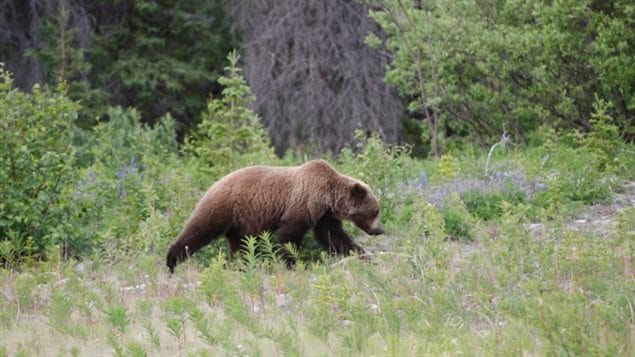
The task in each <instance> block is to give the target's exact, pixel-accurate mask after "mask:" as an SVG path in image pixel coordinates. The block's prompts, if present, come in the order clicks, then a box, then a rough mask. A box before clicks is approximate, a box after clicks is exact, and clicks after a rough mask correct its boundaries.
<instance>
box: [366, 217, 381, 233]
mask: <svg viewBox="0 0 635 357" xmlns="http://www.w3.org/2000/svg"><path fill="white" fill-rule="evenodd" d="M364 231H366V233H368V234H370V235H374V236H376V235H380V234H384V233H386V232H385V231H384V228H383V227H382V226H381V223H379V217H375V219H373V221H372V222H371V223H370V225H369V227H368V229H364Z"/></svg>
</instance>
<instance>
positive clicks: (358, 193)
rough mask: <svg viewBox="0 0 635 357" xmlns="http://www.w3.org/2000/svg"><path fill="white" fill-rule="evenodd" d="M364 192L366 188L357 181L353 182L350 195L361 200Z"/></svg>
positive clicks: (364, 195)
mask: <svg viewBox="0 0 635 357" xmlns="http://www.w3.org/2000/svg"><path fill="white" fill-rule="evenodd" d="M366 193H367V192H366V188H364V186H362V185H360V184H359V183H357V182H355V183H354V184H353V187H352V188H351V197H353V198H354V199H358V200H361V199H363V198H364V197H366Z"/></svg>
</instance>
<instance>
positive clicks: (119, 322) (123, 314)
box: [106, 306, 130, 356]
mask: <svg viewBox="0 0 635 357" xmlns="http://www.w3.org/2000/svg"><path fill="white" fill-rule="evenodd" d="M106 315H107V316H108V321H109V322H110V324H111V326H112V327H113V329H114V333H113V334H111V338H109V341H110V344H111V346H112V347H113V349H114V350H115V353H116V354H117V355H119V356H123V355H124V353H123V352H124V351H123V348H124V346H125V344H124V337H125V334H126V332H127V331H128V328H129V326H130V318H129V317H128V310H127V309H126V307H125V306H113V307H111V308H109V309H108V310H107V311H106Z"/></svg>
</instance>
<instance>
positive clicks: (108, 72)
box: [0, 0, 234, 126]
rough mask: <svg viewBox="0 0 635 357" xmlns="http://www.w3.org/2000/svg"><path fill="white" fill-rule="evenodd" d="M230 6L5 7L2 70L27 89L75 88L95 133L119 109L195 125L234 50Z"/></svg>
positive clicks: (0, 21)
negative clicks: (37, 86) (102, 119)
mask: <svg viewBox="0 0 635 357" xmlns="http://www.w3.org/2000/svg"><path fill="white" fill-rule="evenodd" d="M223 9H224V2H223V1H217V0H214V1H197V0H188V1H159V2H156V1H150V2H148V1H144V0H134V1H102V0H100V1H85V0H80V1H69V0H33V1H28V2H25V1H14V0H3V1H0V62H5V63H6V64H7V67H8V68H9V69H10V70H11V71H12V72H14V73H15V75H16V83H17V84H18V86H20V87H21V88H22V89H24V90H29V89H30V88H31V86H32V85H33V84H34V83H48V84H55V83H57V81H59V80H62V81H67V82H68V83H69V85H68V95H69V96H70V97H71V98H72V99H74V100H80V101H81V102H82V104H83V106H82V109H81V111H80V115H81V123H82V125H83V126H89V125H92V124H94V123H95V117H96V116H103V115H105V114H106V112H107V107H108V106H112V105H122V106H126V107H127V106H131V107H135V108H137V109H139V111H140V113H141V116H142V117H143V119H144V121H145V122H147V123H154V121H155V120H156V119H157V118H159V117H161V116H162V115H164V114H166V113H170V114H171V115H172V116H173V117H175V118H177V119H178V121H179V123H181V124H184V125H186V126H189V125H190V124H191V123H192V122H194V121H195V119H196V118H197V117H198V115H199V113H200V112H201V111H202V110H203V109H204V108H205V102H206V98H207V96H208V95H209V93H210V92H213V91H216V83H215V81H216V80H217V78H218V76H219V75H220V74H221V72H222V69H223V66H224V64H225V62H224V59H225V56H226V54H227V52H228V51H229V50H230V49H231V48H232V47H233V46H234V43H233V40H232V36H231V35H230V33H229V25H228V23H227V22H226V20H225V16H224V10H223Z"/></svg>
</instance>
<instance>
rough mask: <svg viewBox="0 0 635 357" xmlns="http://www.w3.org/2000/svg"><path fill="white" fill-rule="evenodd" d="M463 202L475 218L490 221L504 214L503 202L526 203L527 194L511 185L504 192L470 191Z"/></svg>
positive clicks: (463, 198)
mask: <svg viewBox="0 0 635 357" xmlns="http://www.w3.org/2000/svg"><path fill="white" fill-rule="evenodd" d="M461 200H462V201H463V203H464V204H465V206H466V207H467V210H468V211H469V212H470V213H471V214H472V215H474V217H476V218H479V219H483V220H490V219H493V218H498V217H500V216H501V215H502V214H503V202H506V203H508V204H512V205H517V204H519V203H523V202H525V193H524V192H522V191H520V190H517V189H515V188H514V187H512V186H511V185H510V187H509V188H508V189H507V190H503V191H491V192H483V191H480V190H469V191H467V192H465V193H463V194H462V195H461Z"/></svg>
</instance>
